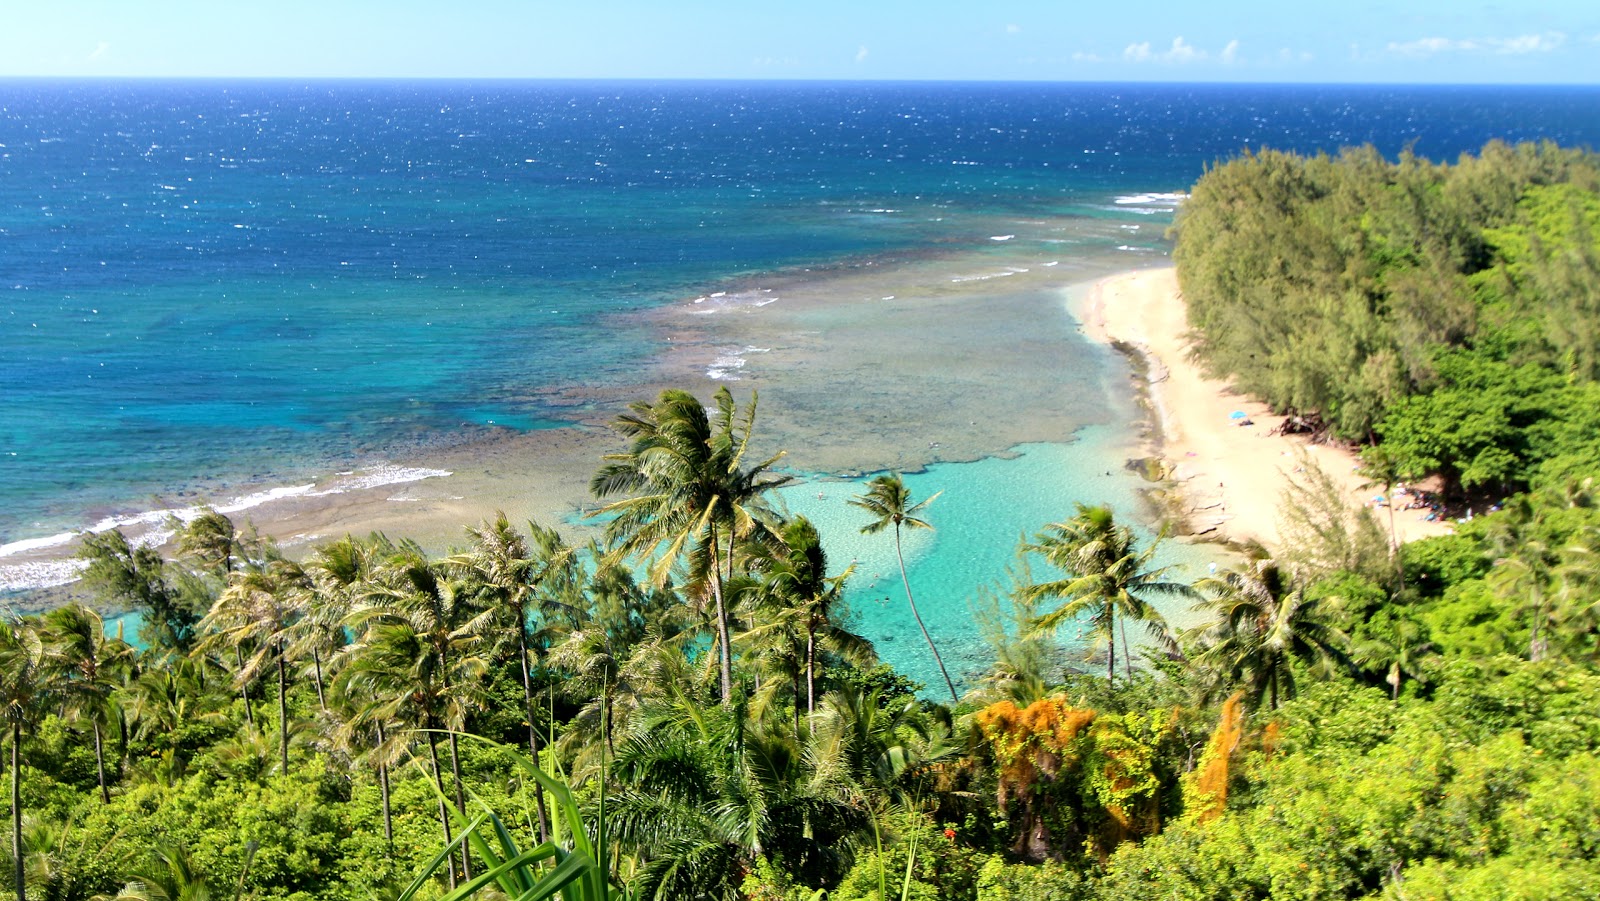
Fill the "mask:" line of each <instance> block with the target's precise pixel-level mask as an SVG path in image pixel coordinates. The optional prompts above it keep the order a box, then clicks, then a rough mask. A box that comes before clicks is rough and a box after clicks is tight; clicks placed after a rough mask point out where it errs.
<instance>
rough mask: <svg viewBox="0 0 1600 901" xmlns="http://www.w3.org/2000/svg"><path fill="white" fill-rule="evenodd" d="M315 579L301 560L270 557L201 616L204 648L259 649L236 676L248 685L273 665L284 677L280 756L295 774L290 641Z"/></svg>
mask: <svg viewBox="0 0 1600 901" xmlns="http://www.w3.org/2000/svg"><path fill="white" fill-rule="evenodd" d="M310 588H311V581H310V579H309V578H307V576H306V574H305V570H303V569H302V568H301V567H300V565H299V564H297V563H294V562H292V561H289V560H284V559H281V558H280V559H274V560H270V561H268V562H267V563H265V564H264V565H261V566H254V567H252V568H250V569H248V570H245V571H243V572H236V573H234V575H233V577H232V579H231V580H230V584H229V585H228V587H227V589H226V590H224V591H223V592H222V594H221V595H220V596H219V597H218V598H217V601H216V603H215V604H213V605H212V606H211V612H210V613H207V614H206V616H205V619H203V620H201V622H200V626H201V630H202V631H203V632H206V633H208V634H207V637H206V638H205V639H204V640H203V641H202V642H201V647H202V648H206V647H210V646H215V645H219V644H220V645H226V646H227V647H231V648H233V649H234V651H235V653H243V651H244V649H245V648H247V647H248V648H251V649H253V650H254V653H252V654H251V655H250V657H249V659H248V660H246V661H245V663H244V665H243V667H242V668H241V669H240V671H239V672H238V674H237V675H236V679H237V680H238V682H239V683H240V685H241V686H244V685H248V684H249V682H250V681H251V680H252V679H254V678H256V676H258V675H259V674H260V672H261V670H262V669H264V668H265V667H266V666H267V664H268V663H271V664H273V665H274V666H275V668H276V670H277V675H278V759H279V763H280V764H281V766H282V769H283V772H284V773H285V774H287V773H288V772H289V704H288V695H287V692H288V676H287V672H286V668H287V660H288V653H287V649H288V644H289V641H290V639H291V637H292V630H293V628H294V625H295V622H296V620H297V619H298V618H299V616H300V612H301V611H302V610H304V609H305V606H306V597H307V595H308V594H309V592H310Z"/></svg>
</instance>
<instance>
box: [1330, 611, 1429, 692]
mask: <svg viewBox="0 0 1600 901" xmlns="http://www.w3.org/2000/svg"><path fill="white" fill-rule="evenodd" d="M1388 625H1389V628H1388V629H1387V630H1386V632H1387V634H1382V635H1374V636H1372V637H1369V638H1367V639H1366V640H1365V641H1359V642H1356V643H1355V644H1353V645H1352V646H1351V648H1350V660H1351V662H1353V663H1355V664H1356V665H1357V666H1362V667H1377V668H1380V669H1382V670H1383V671H1384V681H1385V682H1387V683H1389V690H1390V697H1391V698H1393V699H1394V700H1396V701H1398V700H1400V685H1401V683H1402V682H1403V681H1404V680H1405V679H1406V678H1407V677H1410V678H1412V679H1416V680H1422V679H1424V678H1425V674H1424V673H1423V670H1422V663H1423V661H1424V660H1426V659H1427V658H1428V656H1429V655H1430V654H1431V653H1432V652H1433V642H1431V641H1428V640H1427V632H1426V630H1424V629H1423V627H1422V626H1421V625H1419V624H1418V623H1417V622H1415V621H1414V620H1410V619H1405V618H1396V619H1393V620H1391V621H1390V622H1389V624H1388Z"/></svg>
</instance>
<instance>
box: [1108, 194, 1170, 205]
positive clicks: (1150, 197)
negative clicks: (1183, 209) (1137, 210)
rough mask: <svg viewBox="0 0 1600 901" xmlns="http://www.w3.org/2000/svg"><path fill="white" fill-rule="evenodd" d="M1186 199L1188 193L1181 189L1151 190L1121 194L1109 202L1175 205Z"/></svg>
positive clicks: (1118, 203)
mask: <svg viewBox="0 0 1600 901" xmlns="http://www.w3.org/2000/svg"><path fill="white" fill-rule="evenodd" d="M1188 199H1189V195H1188V194H1185V193H1183V192H1182V191H1175V192H1172V193H1161V192H1159V191H1152V192H1149V193H1146V194H1123V195H1121V196H1119V197H1117V198H1115V199H1114V200H1112V201H1111V202H1112V203H1115V204H1117V205H1118V206H1145V205H1149V204H1160V205H1162V206H1177V205H1178V204H1180V203H1183V202H1184V201H1185V200H1188Z"/></svg>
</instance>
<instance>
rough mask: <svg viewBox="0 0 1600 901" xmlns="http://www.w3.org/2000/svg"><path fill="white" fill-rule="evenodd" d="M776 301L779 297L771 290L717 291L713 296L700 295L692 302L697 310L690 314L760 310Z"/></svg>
mask: <svg viewBox="0 0 1600 901" xmlns="http://www.w3.org/2000/svg"><path fill="white" fill-rule="evenodd" d="M778 300H779V296H778V295H776V294H773V293H772V289H771V288H759V289H755V290H750V291H732V292H729V291H718V292H716V293H714V294H702V295H700V296H699V297H696V298H695V299H694V300H693V301H692V302H693V303H694V304H695V305H696V306H697V307H699V309H696V310H693V311H691V312H693V313H695V314H697V315H698V314H707V313H724V312H731V311H739V310H751V309H760V308H761V307H764V306H767V305H768V304H773V303H777V302H778Z"/></svg>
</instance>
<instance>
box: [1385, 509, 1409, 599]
mask: <svg viewBox="0 0 1600 901" xmlns="http://www.w3.org/2000/svg"><path fill="white" fill-rule="evenodd" d="M1384 493H1385V494H1387V495H1388V497H1389V543H1390V545H1391V546H1392V547H1393V548H1394V566H1395V569H1396V570H1397V571H1398V572H1399V573H1400V590H1401V591H1405V590H1406V559H1405V557H1404V556H1403V555H1401V553H1400V533H1399V532H1397V531H1395V528H1394V493H1393V492H1392V491H1390V490H1389V489H1388V487H1387V486H1385V488H1384Z"/></svg>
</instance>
